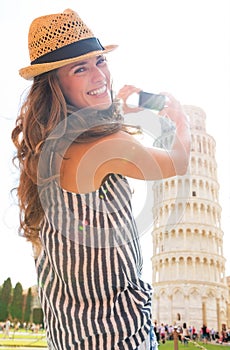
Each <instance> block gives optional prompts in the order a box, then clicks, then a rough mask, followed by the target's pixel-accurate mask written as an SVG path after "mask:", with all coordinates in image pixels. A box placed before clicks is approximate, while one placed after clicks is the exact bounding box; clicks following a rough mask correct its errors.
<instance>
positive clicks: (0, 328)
mask: <svg viewBox="0 0 230 350" xmlns="http://www.w3.org/2000/svg"><path fill="white" fill-rule="evenodd" d="M22 329H23V330H26V331H28V332H32V333H38V332H39V331H40V330H42V329H43V325H41V324H35V323H34V322H28V323H27V322H24V323H20V322H11V321H10V320H9V319H7V320H6V321H5V322H0V332H2V333H3V334H4V338H9V337H10V332H17V331H19V330H22Z"/></svg>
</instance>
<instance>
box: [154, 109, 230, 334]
mask: <svg viewBox="0 0 230 350" xmlns="http://www.w3.org/2000/svg"><path fill="white" fill-rule="evenodd" d="M184 108H185V111H186V113H187V114H188V116H189V119H190V125H191V141H192V144H191V156H190V163H189V168H188V171H187V174H186V175H184V176H175V177H172V178H170V179H164V180H162V181H156V182H155V183H154V185H153V198H154V201H153V203H154V205H153V218H154V226H153V231H152V242H153V257H152V271H153V272H152V283H153V288H154V295H153V317H154V319H156V320H157V321H158V323H162V322H163V323H168V324H172V325H175V324H180V325H182V323H183V322H186V323H187V324H188V325H192V326H195V327H196V328H197V330H199V329H200V328H201V327H202V325H203V324H207V326H208V327H209V328H214V329H215V330H218V331H221V329H222V325H227V326H228V327H229V326H230V318H229V316H230V315H229V310H230V301H229V292H228V286H227V279H226V276H225V263H226V259H225V257H224V256H223V235H224V233H223V231H222V229H221V206H220V204H219V183H218V179H217V163H216V160H215V140H214V138H213V137H212V136H210V135H208V134H207V133H206V129H205V119H206V115H205V113H204V111H203V110H202V109H200V108H199V107H195V106H184ZM161 127H162V137H160V138H159V139H158V140H156V143H155V144H156V145H162V144H163V145H164V146H165V147H170V143H171V142H172V139H173V126H169V125H168V124H167V125H166V124H164V121H163V120H162V126H161Z"/></svg>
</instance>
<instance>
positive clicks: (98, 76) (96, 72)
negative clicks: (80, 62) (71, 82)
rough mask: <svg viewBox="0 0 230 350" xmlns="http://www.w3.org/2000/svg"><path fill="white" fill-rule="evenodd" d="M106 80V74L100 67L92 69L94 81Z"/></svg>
mask: <svg viewBox="0 0 230 350" xmlns="http://www.w3.org/2000/svg"><path fill="white" fill-rule="evenodd" d="M104 79H105V74H104V72H103V71H102V70H101V69H100V68H99V67H97V66H96V67H93V68H92V81H94V82H98V81H103V80H104Z"/></svg>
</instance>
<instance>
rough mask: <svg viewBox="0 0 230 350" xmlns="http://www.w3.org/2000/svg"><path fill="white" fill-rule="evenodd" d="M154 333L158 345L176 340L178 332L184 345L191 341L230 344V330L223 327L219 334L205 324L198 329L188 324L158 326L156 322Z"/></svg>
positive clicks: (163, 324)
mask: <svg viewBox="0 0 230 350" xmlns="http://www.w3.org/2000/svg"><path fill="white" fill-rule="evenodd" d="M154 331H155V334H156V338H157V341H158V344H164V343H165V342H166V341H167V340H173V339H174V331H176V332H177V336H178V339H179V341H180V342H181V343H183V344H185V345H186V344H188V342H189V340H192V341H199V342H203V343H207V342H215V343H219V344H222V343H228V342H230V328H226V327H223V328H222V331H221V332H219V331H217V330H215V329H214V328H208V327H207V326H206V325H205V324H204V325H202V326H201V327H200V329H197V328H196V327H194V326H191V325H190V326H187V324H186V322H184V323H183V324H182V325H176V326H173V325H169V324H167V323H166V324H165V323H160V324H158V322H157V321H155V322H154Z"/></svg>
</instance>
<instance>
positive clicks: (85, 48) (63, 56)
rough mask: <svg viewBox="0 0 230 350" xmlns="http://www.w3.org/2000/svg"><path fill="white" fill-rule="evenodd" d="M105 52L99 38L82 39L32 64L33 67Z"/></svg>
mask: <svg viewBox="0 0 230 350" xmlns="http://www.w3.org/2000/svg"><path fill="white" fill-rule="evenodd" d="M103 50H104V47H103V46H102V45H101V43H100V41H99V40H98V39H97V38H87V39H82V40H79V41H76V42H74V43H72V44H69V45H65V46H63V47H60V48H59V49H56V50H54V51H51V52H48V53H46V54H45V55H43V56H40V57H38V58H36V59H35V60H34V61H32V62H31V65H33V64H40V63H51V62H56V61H62V60H67V59H69V58H74V57H80V56H83V55H85V54H87V53H89V52H93V51H103Z"/></svg>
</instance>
